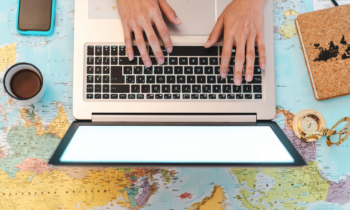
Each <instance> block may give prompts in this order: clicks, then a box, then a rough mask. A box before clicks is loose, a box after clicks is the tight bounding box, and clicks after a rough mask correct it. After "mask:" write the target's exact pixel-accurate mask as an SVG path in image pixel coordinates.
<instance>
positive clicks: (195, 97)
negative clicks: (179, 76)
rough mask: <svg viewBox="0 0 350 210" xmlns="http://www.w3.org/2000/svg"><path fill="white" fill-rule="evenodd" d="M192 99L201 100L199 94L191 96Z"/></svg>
mask: <svg viewBox="0 0 350 210" xmlns="http://www.w3.org/2000/svg"><path fill="white" fill-rule="evenodd" d="M191 99H199V95H198V94H192V95H191Z"/></svg>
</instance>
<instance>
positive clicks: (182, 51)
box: [170, 46, 218, 56]
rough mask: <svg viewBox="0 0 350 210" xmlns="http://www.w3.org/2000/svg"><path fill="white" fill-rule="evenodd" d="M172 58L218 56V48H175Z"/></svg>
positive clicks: (171, 54)
mask: <svg viewBox="0 0 350 210" xmlns="http://www.w3.org/2000/svg"><path fill="white" fill-rule="evenodd" d="M170 56H218V47H216V46H214V47H211V48H204V47H202V46H174V47H173V51H172V52H171V53H170Z"/></svg>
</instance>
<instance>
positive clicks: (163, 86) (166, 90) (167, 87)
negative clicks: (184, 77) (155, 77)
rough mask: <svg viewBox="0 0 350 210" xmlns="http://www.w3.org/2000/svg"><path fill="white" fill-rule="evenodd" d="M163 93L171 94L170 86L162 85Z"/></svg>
mask: <svg viewBox="0 0 350 210" xmlns="http://www.w3.org/2000/svg"><path fill="white" fill-rule="evenodd" d="M162 93H170V85H162Z"/></svg>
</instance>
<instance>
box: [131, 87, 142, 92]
mask: <svg viewBox="0 0 350 210" xmlns="http://www.w3.org/2000/svg"><path fill="white" fill-rule="evenodd" d="M131 92H132V93H139V92H140V85H131Z"/></svg>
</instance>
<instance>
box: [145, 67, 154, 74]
mask: <svg viewBox="0 0 350 210" xmlns="http://www.w3.org/2000/svg"><path fill="white" fill-rule="evenodd" d="M143 73H144V74H153V66H150V67H145V69H144V70H143Z"/></svg>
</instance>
